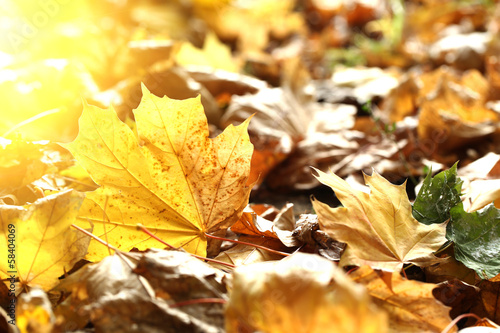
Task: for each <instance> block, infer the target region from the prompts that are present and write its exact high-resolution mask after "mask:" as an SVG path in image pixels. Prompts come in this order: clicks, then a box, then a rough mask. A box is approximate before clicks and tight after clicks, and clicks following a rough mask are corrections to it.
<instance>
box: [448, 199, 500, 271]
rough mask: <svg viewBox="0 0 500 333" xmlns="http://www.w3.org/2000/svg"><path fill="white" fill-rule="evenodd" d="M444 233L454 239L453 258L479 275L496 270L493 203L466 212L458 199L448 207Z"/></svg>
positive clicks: (499, 259) (499, 222)
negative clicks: (456, 203)
mask: <svg viewBox="0 0 500 333" xmlns="http://www.w3.org/2000/svg"><path fill="white" fill-rule="evenodd" d="M450 212H451V221H450V223H449V224H448V227H447V233H446V237H447V238H448V239H449V240H451V241H453V242H454V247H455V258H456V259H457V260H458V261H460V262H462V263H463V264H464V265H465V266H467V267H469V268H472V269H473V270H475V271H476V273H477V274H478V275H479V276H480V277H484V276H487V277H488V278H492V277H494V276H495V275H497V274H499V273H500V247H498V246H497V244H499V243H500V210H498V209H497V208H495V206H494V205H493V204H490V205H488V206H486V207H485V208H483V209H481V210H479V211H476V212H472V213H467V212H466V211H464V208H463V204H462V203H460V204H458V205H457V206H455V207H453V208H452V209H451V211H450Z"/></svg>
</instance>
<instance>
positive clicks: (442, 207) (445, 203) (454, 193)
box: [412, 162, 463, 224]
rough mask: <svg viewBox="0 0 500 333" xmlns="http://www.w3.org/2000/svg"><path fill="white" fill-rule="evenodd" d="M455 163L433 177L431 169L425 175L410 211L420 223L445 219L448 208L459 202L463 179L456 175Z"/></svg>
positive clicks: (447, 214) (448, 215) (448, 214)
mask: <svg viewBox="0 0 500 333" xmlns="http://www.w3.org/2000/svg"><path fill="white" fill-rule="evenodd" d="M457 163H458V162H457ZM457 163H455V164H454V165H453V166H452V167H451V168H450V169H448V170H445V171H442V172H440V173H438V174H437V175H436V176H434V177H431V173H432V170H431V172H429V173H428V174H427V177H425V180H424V184H423V185H422V188H421V189H420V191H419V192H418V195H417V198H416V199H415V202H414V204H413V211H412V215H413V217H414V218H415V219H416V220H418V221H419V222H420V223H423V224H433V223H442V222H444V221H446V220H447V219H448V218H449V217H450V209H451V208H452V207H454V206H456V205H457V204H458V203H459V202H460V192H461V189H462V183H463V181H462V180H461V179H460V178H459V177H457Z"/></svg>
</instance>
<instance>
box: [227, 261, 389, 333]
mask: <svg viewBox="0 0 500 333" xmlns="http://www.w3.org/2000/svg"><path fill="white" fill-rule="evenodd" d="M385 328H386V317H385V314H384V313H382V312H380V311H379V310H378V309H377V308H374V307H373V305H372V304H371V302H370V300H369V297H368V295H367V294H366V291H365V290H364V288H363V287H361V286H359V285H357V284H354V283H352V281H350V280H349V278H348V277H347V276H346V275H345V274H344V272H343V271H342V270H341V269H339V268H337V267H336V266H335V265H334V264H333V263H332V262H331V261H329V260H327V259H324V258H322V257H320V256H317V255H312V254H305V253H296V254H294V255H292V256H290V257H287V258H286V259H283V260H281V261H278V262H263V263H257V264H252V265H247V266H242V267H238V268H237V269H236V270H235V271H234V272H233V289H232V292H231V295H230V298H229V302H228V304H227V308H226V330H227V332H229V333H232V332H242V331H243V332H253V331H256V330H257V331H263V332H292V333H293V332H346V333H347V332H363V333H368V332H384V331H385Z"/></svg>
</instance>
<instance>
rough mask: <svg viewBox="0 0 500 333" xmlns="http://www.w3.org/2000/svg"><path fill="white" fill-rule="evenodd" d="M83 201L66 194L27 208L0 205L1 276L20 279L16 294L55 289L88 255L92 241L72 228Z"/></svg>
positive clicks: (71, 194) (67, 192)
mask: <svg viewBox="0 0 500 333" xmlns="http://www.w3.org/2000/svg"><path fill="white" fill-rule="evenodd" d="M82 200H83V195H82V194H79V193H77V192H76V191H65V192H60V193H56V194H53V195H50V196H47V197H45V198H43V199H39V200H37V201H35V203H33V204H31V205H27V206H12V205H0V234H1V236H0V256H2V258H5V260H1V261H0V277H1V278H2V279H9V278H12V277H13V276H14V277H17V278H19V281H20V284H21V288H19V289H17V288H15V289H16V290H15V292H16V293H19V292H21V289H22V288H25V286H34V285H39V286H40V287H42V288H43V289H45V290H49V289H51V288H53V287H54V286H55V285H56V284H57V283H58V282H59V279H58V278H59V277H60V276H61V275H62V274H64V272H65V271H69V270H70V269H71V268H72V267H73V265H74V264H75V263H76V262H77V261H78V260H80V259H82V258H83V257H84V256H85V254H86V253H87V247H88V244H89V241H90V238H89V237H88V236H86V235H84V234H82V233H80V232H79V231H76V230H72V229H70V227H71V224H72V223H74V221H75V219H76V216H77V214H78V209H79V208H80V205H81V203H82ZM7 259H9V260H7ZM10 260H12V261H10ZM7 282H9V281H7ZM8 285H9V286H10V283H9V284H8Z"/></svg>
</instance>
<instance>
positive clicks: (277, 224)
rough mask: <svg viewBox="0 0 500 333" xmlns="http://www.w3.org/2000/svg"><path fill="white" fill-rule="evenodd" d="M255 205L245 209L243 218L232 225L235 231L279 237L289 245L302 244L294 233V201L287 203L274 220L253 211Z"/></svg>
mask: <svg viewBox="0 0 500 333" xmlns="http://www.w3.org/2000/svg"><path fill="white" fill-rule="evenodd" d="M253 206H255V205H250V207H248V209H245V210H244V211H243V214H242V215H241V218H240V219H239V220H238V221H237V222H236V223H235V224H234V225H233V226H232V227H231V230H232V231H233V232H237V233H242V234H247V235H256V236H265V237H271V238H277V239H279V240H280V241H281V242H282V243H283V244H284V245H286V246H288V247H293V246H298V245H300V242H299V241H298V240H297V239H296V238H295V237H293V235H292V233H293V230H294V229H295V216H294V214H293V204H292V203H288V204H286V205H285V206H284V207H283V208H282V209H281V210H280V211H277V214H276V215H275V216H274V218H273V220H272V221H271V220H269V219H267V218H265V217H263V216H260V215H259V214H258V213H256V212H255V211H252V208H253Z"/></svg>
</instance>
